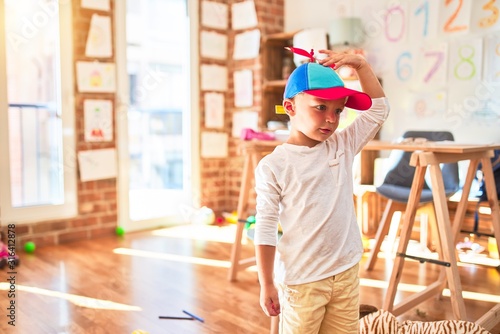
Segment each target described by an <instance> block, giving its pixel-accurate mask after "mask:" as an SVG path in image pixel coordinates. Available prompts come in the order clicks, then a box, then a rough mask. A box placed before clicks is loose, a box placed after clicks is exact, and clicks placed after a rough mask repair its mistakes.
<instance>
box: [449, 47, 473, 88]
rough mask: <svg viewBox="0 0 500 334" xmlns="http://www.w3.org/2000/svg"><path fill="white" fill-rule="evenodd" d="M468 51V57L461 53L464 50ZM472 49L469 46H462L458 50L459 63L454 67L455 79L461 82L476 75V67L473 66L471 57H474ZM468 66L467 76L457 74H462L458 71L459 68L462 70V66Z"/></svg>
mask: <svg viewBox="0 0 500 334" xmlns="http://www.w3.org/2000/svg"><path fill="white" fill-rule="evenodd" d="M467 49H468V50H469V51H470V52H469V57H466V56H464V54H463V51H464V50H467ZM474 53H475V52H474V48H473V47H472V46H469V45H466V46H462V47H460V49H459V50H458V54H459V55H460V59H461V60H460V62H458V64H457V65H456V66H455V71H454V73H455V77H457V78H458V79H461V80H469V79H471V78H472V77H474V75H475V74H476V65H474V62H473V61H472V57H474ZM467 65H469V66H470V74H469V75H461V74H460V73H459V72H462V71H460V68H463V67H464V66H467Z"/></svg>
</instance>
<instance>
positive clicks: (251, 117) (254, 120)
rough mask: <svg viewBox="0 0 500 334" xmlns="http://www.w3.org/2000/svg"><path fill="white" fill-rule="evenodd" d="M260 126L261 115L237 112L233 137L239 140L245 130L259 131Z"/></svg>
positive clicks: (232, 132)
mask: <svg viewBox="0 0 500 334" xmlns="http://www.w3.org/2000/svg"><path fill="white" fill-rule="evenodd" d="M258 125H259V114H258V113H257V112H256V111H250V110H244V111H237V112H235V113H234V114H233V128H232V130H231V135H232V136H233V137H234V138H239V137H240V135H241V130H242V129H244V128H250V129H252V130H255V131H258V129H259V126H258Z"/></svg>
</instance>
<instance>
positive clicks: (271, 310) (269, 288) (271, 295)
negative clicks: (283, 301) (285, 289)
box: [260, 284, 281, 317]
mask: <svg viewBox="0 0 500 334" xmlns="http://www.w3.org/2000/svg"><path fill="white" fill-rule="evenodd" d="M260 306H261V307H262V310H264V313H265V314H266V315H267V316H271V317H275V316H277V315H279V314H280V312H281V311H280V310H281V306H280V301H279V298H278V290H277V289H276V287H275V286H274V284H269V285H266V286H262V287H261V289H260Z"/></svg>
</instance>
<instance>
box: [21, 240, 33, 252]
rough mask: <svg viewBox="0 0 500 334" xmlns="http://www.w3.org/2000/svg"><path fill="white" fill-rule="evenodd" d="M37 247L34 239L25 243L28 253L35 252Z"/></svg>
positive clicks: (25, 249)
mask: <svg viewBox="0 0 500 334" xmlns="http://www.w3.org/2000/svg"><path fill="white" fill-rule="evenodd" d="M35 248H36V245H35V243H34V242H33V241H28V242H27V243H25V244H24V251H25V252H26V253H34V252H35Z"/></svg>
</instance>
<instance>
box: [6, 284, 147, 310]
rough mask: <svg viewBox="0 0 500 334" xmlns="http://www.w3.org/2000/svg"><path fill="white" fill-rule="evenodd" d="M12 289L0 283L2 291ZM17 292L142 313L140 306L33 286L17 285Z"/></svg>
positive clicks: (98, 307)
mask: <svg viewBox="0 0 500 334" xmlns="http://www.w3.org/2000/svg"><path fill="white" fill-rule="evenodd" d="M9 289H10V285H9V283H0V290H5V291H8V290H9ZM16 290H18V291H24V292H29V293H34V294H38V295H42V296H49V297H55V298H61V299H65V300H67V301H69V302H70V303H73V304H75V305H77V306H81V307H86V308H92V309H100V310H117V311H142V309H141V308H140V307H139V306H132V305H126V304H120V303H115V302H112V301H109V300H102V299H96V298H90V297H84V296H79V295H73V294H70V293H64V292H59V291H54V290H47V289H41V288H36V287H32V286H25V285H19V284H17V285H16Z"/></svg>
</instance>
